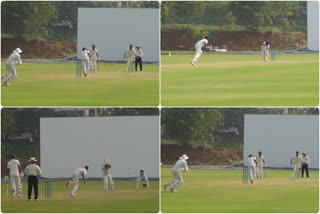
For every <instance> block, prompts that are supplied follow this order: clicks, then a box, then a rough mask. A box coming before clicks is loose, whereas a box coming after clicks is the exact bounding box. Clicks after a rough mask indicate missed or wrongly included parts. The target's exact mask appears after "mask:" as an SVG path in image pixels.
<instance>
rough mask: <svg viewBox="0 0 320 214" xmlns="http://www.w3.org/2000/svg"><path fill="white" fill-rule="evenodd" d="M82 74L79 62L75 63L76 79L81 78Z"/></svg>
mask: <svg viewBox="0 0 320 214" xmlns="http://www.w3.org/2000/svg"><path fill="white" fill-rule="evenodd" d="M81 74H82V65H81V62H77V63H76V77H81Z"/></svg>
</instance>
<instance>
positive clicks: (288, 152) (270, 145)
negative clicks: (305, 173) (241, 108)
mask: <svg viewBox="0 0 320 214" xmlns="http://www.w3.org/2000/svg"><path fill="white" fill-rule="evenodd" d="M259 150H261V151H262V153H263V155H264V157H265V161H266V164H267V167H279V168H282V167H291V166H290V159H291V158H292V157H293V156H294V155H295V153H296V151H299V152H300V154H301V155H302V152H307V155H308V156H309V158H310V160H311V162H310V164H309V168H319V117H318V116H316V115H245V117H244V152H243V160H244V164H245V165H247V159H248V156H249V154H253V155H254V156H256V155H257V154H258V151H259Z"/></svg>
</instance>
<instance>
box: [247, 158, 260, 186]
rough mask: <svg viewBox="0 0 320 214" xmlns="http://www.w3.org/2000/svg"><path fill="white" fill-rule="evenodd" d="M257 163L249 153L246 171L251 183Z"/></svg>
mask: <svg viewBox="0 0 320 214" xmlns="http://www.w3.org/2000/svg"><path fill="white" fill-rule="evenodd" d="M257 165H258V162H257V160H256V158H255V157H253V156H252V155H251V154H250V155H249V158H248V173H249V177H250V182H251V183H253V181H254V177H256V166H257Z"/></svg>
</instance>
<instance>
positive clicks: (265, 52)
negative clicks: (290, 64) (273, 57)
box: [261, 41, 270, 62]
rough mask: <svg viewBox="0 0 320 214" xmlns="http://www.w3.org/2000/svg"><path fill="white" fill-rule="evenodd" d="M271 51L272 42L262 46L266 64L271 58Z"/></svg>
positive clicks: (264, 43)
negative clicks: (269, 57)
mask: <svg viewBox="0 0 320 214" xmlns="http://www.w3.org/2000/svg"><path fill="white" fill-rule="evenodd" d="M269 49H270V42H268V41H267V42H263V43H262V45H261V52H262V54H263V59H264V61H265V62H268V56H269Z"/></svg>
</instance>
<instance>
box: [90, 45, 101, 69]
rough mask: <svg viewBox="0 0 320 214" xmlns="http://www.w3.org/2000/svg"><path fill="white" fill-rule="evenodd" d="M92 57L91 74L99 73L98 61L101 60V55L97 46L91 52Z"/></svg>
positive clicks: (93, 46)
mask: <svg viewBox="0 0 320 214" xmlns="http://www.w3.org/2000/svg"><path fill="white" fill-rule="evenodd" d="M89 53H90V55H91V60H90V72H96V71H97V61H98V60H99V53H98V49H97V48H96V45H94V44H93V45H92V48H91V49H90V51H89Z"/></svg>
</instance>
